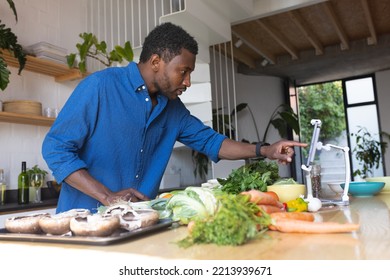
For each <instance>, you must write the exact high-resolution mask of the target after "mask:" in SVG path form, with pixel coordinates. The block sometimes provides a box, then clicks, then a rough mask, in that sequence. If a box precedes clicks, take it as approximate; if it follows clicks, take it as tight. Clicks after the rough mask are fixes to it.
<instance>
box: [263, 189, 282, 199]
mask: <svg viewBox="0 0 390 280" xmlns="http://www.w3.org/2000/svg"><path fill="white" fill-rule="evenodd" d="M265 193H266V194H270V195H272V196H273V197H274V198H275V199H276V200H277V201H279V196H278V194H277V193H276V192H273V191H267V192H265Z"/></svg>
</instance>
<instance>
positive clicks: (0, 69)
mask: <svg viewBox="0 0 390 280" xmlns="http://www.w3.org/2000/svg"><path fill="white" fill-rule="evenodd" d="M10 74H11V72H10V71H9V70H8V69H7V64H6V63H5V61H4V60H3V59H2V58H1V57H0V89H1V90H5V88H6V87H7V85H8V84H9V75H10Z"/></svg>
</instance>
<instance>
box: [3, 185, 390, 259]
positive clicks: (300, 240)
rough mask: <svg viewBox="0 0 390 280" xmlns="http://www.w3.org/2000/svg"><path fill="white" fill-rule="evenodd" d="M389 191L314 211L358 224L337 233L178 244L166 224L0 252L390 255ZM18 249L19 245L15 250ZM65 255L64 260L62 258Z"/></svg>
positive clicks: (181, 230) (12, 245) (10, 245)
mask: <svg viewBox="0 0 390 280" xmlns="http://www.w3.org/2000/svg"><path fill="white" fill-rule="evenodd" d="M389 209H390V193H381V194H379V195H376V196H373V197H351V198H350V205H349V206H332V207H326V208H323V209H321V211H319V212H318V213H316V220H323V221H333V222H342V223H346V222H353V223H359V224H360V229H359V231H357V232H352V233H340V234H292V233H289V234H288V233H280V232H273V231H268V232H266V233H265V234H264V235H263V236H261V237H259V238H258V239H256V240H252V241H250V242H248V243H246V244H244V245H242V246H236V247H234V246H217V245H213V244H207V245H195V246H192V247H189V248H186V249H185V248H181V247H179V246H178V245H177V243H176V242H177V241H179V240H181V239H182V238H184V237H185V236H186V235H187V231H186V228H185V227H184V226H172V227H169V228H165V229H161V230H159V231H157V232H152V233H149V234H147V235H145V236H141V237H137V238H134V239H129V240H126V241H124V242H120V243H115V244H111V245H106V246H95V245H82V244H81V245H79V244H54V243H44V242H18V241H12V242H10V241H0V252H1V253H0V256H5V255H12V254H14V252H15V251H16V250H19V251H21V252H24V253H23V254H24V256H23V258H25V254H45V255H47V256H49V255H52V254H53V253H55V254H56V256H58V258H59V259H61V260H62V262H63V261H64V258H65V257H66V256H72V257H71V258H70V259H69V262H73V261H72V259H73V258H76V257H81V256H85V258H87V259H91V258H93V259H95V258H97V257H98V256H99V257H104V258H107V257H109V256H112V257H113V258H114V259H117V260H118V259H119V260H121V261H122V262H124V263H126V264H131V263H134V262H140V261H146V260H153V261H156V260H161V261H164V260H168V261H171V262H172V261H175V260H176V261H178V260H390V214H389V213H390V212H389ZM21 249H22V250H21ZM65 260H66V259H65Z"/></svg>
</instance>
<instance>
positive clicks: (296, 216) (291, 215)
mask: <svg viewBox="0 0 390 280" xmlns="http://www.w3.org/2000/svg"><path fill="white" fill-rule="evenodd" d="M270 216H271V218H272V219H274V220H280V219H290V220H301V221H308V222H313V221H314V215H313V214H312V213H309V212H281V211H280V212H278V213H271V214H270Z"/></svg>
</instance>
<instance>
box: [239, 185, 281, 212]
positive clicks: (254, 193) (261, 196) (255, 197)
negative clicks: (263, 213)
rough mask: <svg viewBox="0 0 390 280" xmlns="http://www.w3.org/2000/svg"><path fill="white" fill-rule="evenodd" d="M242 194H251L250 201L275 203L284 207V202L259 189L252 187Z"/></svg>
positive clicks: (264, 203)
mask: <svg viewBox="0 0 390 280" xmlns="http://www.w3.org/2000/svg"><path fill="white" fill-rule="evenodd" d="M241 194H243V195H249V196H250V198H249V201H250V202H253V203H256V204H263V205H273V206H277V207H280V208H282V207H283V203H281V202H280V201H278V200H276V199H275V198H274V197H273V196H272V195H270V194H267V193H265V192H262V191H259V190H254V189H252V190H249V191H245V192H241Z"/></svg>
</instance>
